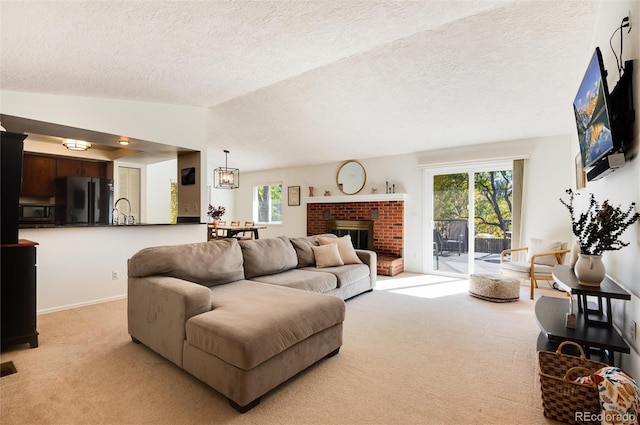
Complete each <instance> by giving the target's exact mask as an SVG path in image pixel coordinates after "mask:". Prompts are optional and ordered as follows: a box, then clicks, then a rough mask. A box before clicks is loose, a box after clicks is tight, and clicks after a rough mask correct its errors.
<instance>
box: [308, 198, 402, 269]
mask: <svg viewBox="0 0 640 425" xmlns="http://www.w3.org/2000/svg"><path fill="white" fill-rule="evenodd" d="M341 198H343V197H341ZM367 198H369V197H367ZM309 199H313V198H309ZM336 221H338V222H344V221H350V222H363V223H365V222H367V223H373V226H372V227H373V246H372V247H371V248H370V249H371V250H373V251H375V252H376V253H377V254H378V273H379V274H381V275H388V276H393V275H395V274H397V273H399V272H401V271H403V270H404V261H403V260H402V256H403V248H404V201H402V200H381V201H372V200H365V201H355V202H349V201H347V202H321V201H320V199H318V200H317V201H316V200H314V202H308V203H307V235H309V236H310V235H317V234H320V233H330V229H329V224H330V223H332V222H336Z"/></svg>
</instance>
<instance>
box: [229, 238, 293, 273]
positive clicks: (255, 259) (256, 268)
mask: <svg viewBox="0 0 640 425" xmlns="http://www.w3.org/2000/svg"><path fill="white" fill-rule="evenodd" d="M240 247H241V248H242V256H243V257H244V275H245V277H246V278H247V279H251V278H252V277H256V276H264V275H268V274H274V273H281V272H284V271H287V270H289V269H293V268H295V267H296V266H297V265H298V257H297V256H296V250H295V249H294V248H293V246H292V245H291V243H290V242H289V239H287V238H286V237H285V236H279V237H277V238H270V239H254V240H244V241H240Z"/></svg>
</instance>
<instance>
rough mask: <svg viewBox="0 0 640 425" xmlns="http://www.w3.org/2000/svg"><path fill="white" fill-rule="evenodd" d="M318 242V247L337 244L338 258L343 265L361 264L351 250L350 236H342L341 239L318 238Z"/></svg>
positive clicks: (354, 252) (353, 250) (352, 249)
mask: <svg viewBox="0 0 640 425" xmlns="http://www.w3.org/2000/svg"><path fill="white" fill-rule="evenodd" d="M318 242H320V245H327V244H337V245H338V251H339V252H340V258H342V262H343V263H344V264H362V260H360V258H359V257H358V254H356V251H355V249H354V248H353V243H352V242H351V236H350V235H344V236H342V237H341V238H327V237H324V236H318Z"/></svg>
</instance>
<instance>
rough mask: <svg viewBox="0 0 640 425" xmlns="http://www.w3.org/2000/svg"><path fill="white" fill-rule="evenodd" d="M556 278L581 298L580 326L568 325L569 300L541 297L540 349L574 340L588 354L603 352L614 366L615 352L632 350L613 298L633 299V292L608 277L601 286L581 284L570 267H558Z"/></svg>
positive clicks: (537, 309)
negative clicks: (615, 313)
mask: <svg viewBox="0 0 640 425" xmlns="http://www.w3.org/2000/svg"><path fill="white" fill-rule="evenodd" d="M553 277H554V278H555V280H556V282H557V283H558V284H559V285H560V287H561V288H562V289H564V290H565V291H566V292H568V293H569V294H571V295H576V296H577V297H578V311H577V312H576V327H575V329H573V328H568V327H567V326H566V322H565V319H566V314H567V313H569V312H570V310H569V308H570V307H569V306H570V303H569V299H562V298H555V297H544V296H543V297H540V299H539V300H538V301H537V302H536V306H535V314H536V320H537V321H538V326H540V329H541V330H542V332H541V333H540V337H539V338H538V342H537V345H538V350H555V349H556V348H557V346H558V345H559V344H560V343H561V342H563V341H567V340H568V341H573V342H576V343H578V344H580V345H581V346H582V347H583V348H584V351H585V353H586V354H587V355H588V356H591V355H592V354H599V353H600V354H602V357H603V360H604V361H605V362H607V363H609V364H611V365H614V362H615V360H614V353H615V352H619V353H627V354H628V353H630V352H631V350H630V348H629V346H628V345H627V343H626V342H625V341H624V339H622V337H621V336H620V333H618V331H617V330H616V329H615V328H614V327H613V324H612V320H611V316H612V314H611V299H621V300H630V299H631V295H629V293H627V292H626V291H625V290H624V289H622V288H620V287H619V286H618V285H616V284H615V282H613V281H611V280H610V279H608V278H606V277H605V280H604V281H603V282H602V283H601V284H600V286H599V287H592V286H584V285H580V283H579V282H578V279H577V278H576V277H575V274H574V273H573V270H572V269H571V268H570V267H569V266H564V265H559V266H555V267H554V268H553ZM588 296H591V297H596V298H597V299H598V303H597V308H591V305H593V304H594V303H589V302H588V301H587V297H588ZM604 305H606V310H605V309H604Z"/></svg>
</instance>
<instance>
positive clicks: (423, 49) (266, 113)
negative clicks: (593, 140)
mask: <svg viewBox="0 0 640 425" xmlns="http://www.w3.org/2000/svg"><path fill="white" fill-rule="evenodd" d="M598 9H599V2H597V1H578V0H573V1H558V0H553V1H541V0H534V1H526V0H515V1H490V0H480V1H472V0H446V1H430V0H428V1H427V0H423V1H391V0H380V1H369V0H354V1H349V0H336V1H328V0H327V1H322V0H311V1H269V2H268V1H251V0H249V1H239V0H228V1H109V2H106V1H5V0H2V1H1V2H0V13H1V18H0V19H1V21H0V23H1V30H0V31H1V32H0V52H1V62H0V88H2V89H5V90H15V91H25V92H37V93H50V94H64V95H75V96H89V97H99V98H115V99H126V100H136V101H146V102H160V103H169V104H177V105H190V106H201V107H206V108H209V111H210V128H209V148H210V152H211V155H213V156H215V157H217V158H222V150H223V149H228V150H230V151H231V152H232V153H231V155H230V162H231V163H232V164H230V165H233V166H238V167H241V168H243V169H244V170H246V171H248V170H258V169H270V168H279V167H287V166H292V165H306V164H318V163H325V162H333V161H342V160H346V159H364V158H368V157H377V156H385V155H393V154H400V153H409V152H417V151H426V150H430V149H438V148H443V147H448V146H464V145H471V144H477V143H487V142H493V141H504V140H516V139H522V138H529V137H540V136H548V135H555V134H562V133H571V132H574V131H575V129H574V124H573V111H572V108H571V101H572V100H573V97H574V95H575V93H576V91H577V86H578V84H579V82H580V80H581V78H582V75H583V73H584V70H585V68H586V65H587V63H588V61H589V58H590V56H591V53H592V51H591V49H592V41H593V24H594V22H595V20H596V16H597V13H598ZM177 125H179V123H177Z"/></svg>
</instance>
